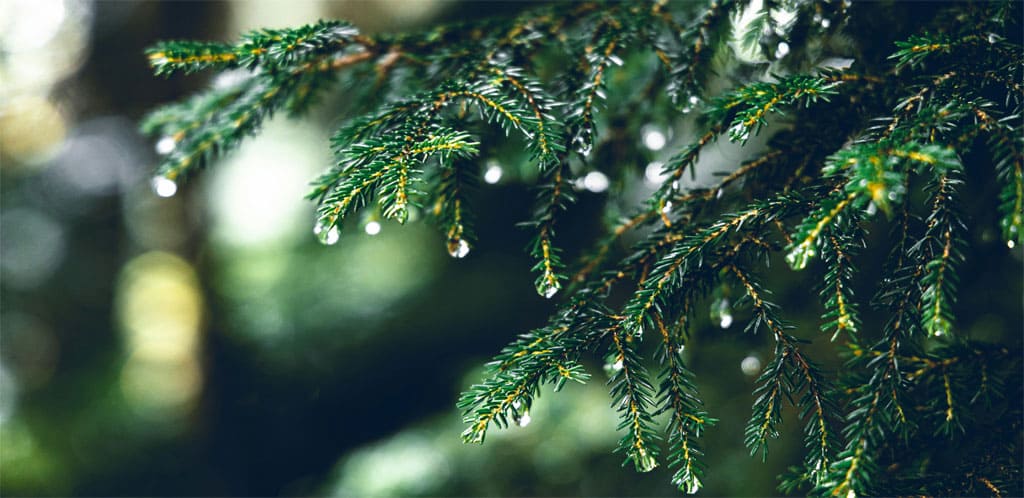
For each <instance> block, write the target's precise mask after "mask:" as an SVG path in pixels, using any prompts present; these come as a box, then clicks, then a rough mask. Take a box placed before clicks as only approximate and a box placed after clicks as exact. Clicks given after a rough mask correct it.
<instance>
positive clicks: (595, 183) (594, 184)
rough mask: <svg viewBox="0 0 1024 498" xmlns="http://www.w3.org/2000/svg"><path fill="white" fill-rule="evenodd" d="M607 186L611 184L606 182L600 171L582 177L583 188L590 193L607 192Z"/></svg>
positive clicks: (605, 177)
mask: <svg viewBox="0 0 1024 498" xmlns="http://www.w3.org/2000/svg"><path fill="white" fill-rule="evenodd" d="M609 185H611V182H610V181H609V180H608V177H607V176H605V174H604V173H602V172H600V171H591V172H590V173H587V175H586V176H584V177H583V188H585V189H587V190H589V191H591V192H595V193H600V192H604V191H605V190H608V186H609Z"/></svg>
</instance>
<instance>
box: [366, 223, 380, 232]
mask: <svg viewBox="0 0 1024 498" xmlns="http://www.w3.org/2000/svg"><path fill="white" fill-rule="evenodd" d="M380 228H381V226H380V223H379V222H376V221H371V222H369V223H367V224H366V226H364V227H363V230H365V231H366V234H367V235H377V234H378V233H380Z"/></svg>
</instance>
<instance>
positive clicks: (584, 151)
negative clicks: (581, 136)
mask: <svg viewBox="0 0 1024 498" xmlns="http://www.w3.org/2000/svg"><path fill="white" fill-rule="evenodd" d="M577 150H578V151H579V153H580V155H582V156H583V157H590V151H591V150H592V147H591V145H590V144H589V143H582V144H580V146H579V148H578V149H577Z"/></svg>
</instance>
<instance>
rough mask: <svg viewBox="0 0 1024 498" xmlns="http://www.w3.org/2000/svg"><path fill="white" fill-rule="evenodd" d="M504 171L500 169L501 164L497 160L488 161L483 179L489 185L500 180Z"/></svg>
mask: <svg viewBox="0 0 1024 498" xmlns="http://www.w3.org/2000/svg"><path fill="white" fill-rule="evenodd" d="M504 173H505V171H504V170H502V169H501V165H499V164H498V163H497V162H488V163H487V170H486V171H485V172H484V181H485V182H487V183H488V184H490V185H494V184H495V183H498V182H499V181H500V180H501V176H502V175H503V174H504Z"/></svg>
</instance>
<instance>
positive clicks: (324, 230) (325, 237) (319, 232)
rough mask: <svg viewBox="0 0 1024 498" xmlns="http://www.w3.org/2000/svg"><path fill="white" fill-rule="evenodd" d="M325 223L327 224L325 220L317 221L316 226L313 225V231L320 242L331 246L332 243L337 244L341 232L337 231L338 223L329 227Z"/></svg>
mask: <svg viewBox="0 0 1024 498" xmlns="http://www.w3.org/2000/svg"><path fill="white" fill-rule="evenodd" d="M327 225H328V224H327V223H326V222H323V221H321V222H318V223H317V224H316V226H315V227H313V233H314V234H315V235H316V237H317V239H318V240H319V241H320V243H321V244H323V245H325V246H333V245H334V244H337V243H338V239H340V238H341V232H339V231H338V225H330V227H329V228H328V227H327Z"/></svg>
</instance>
